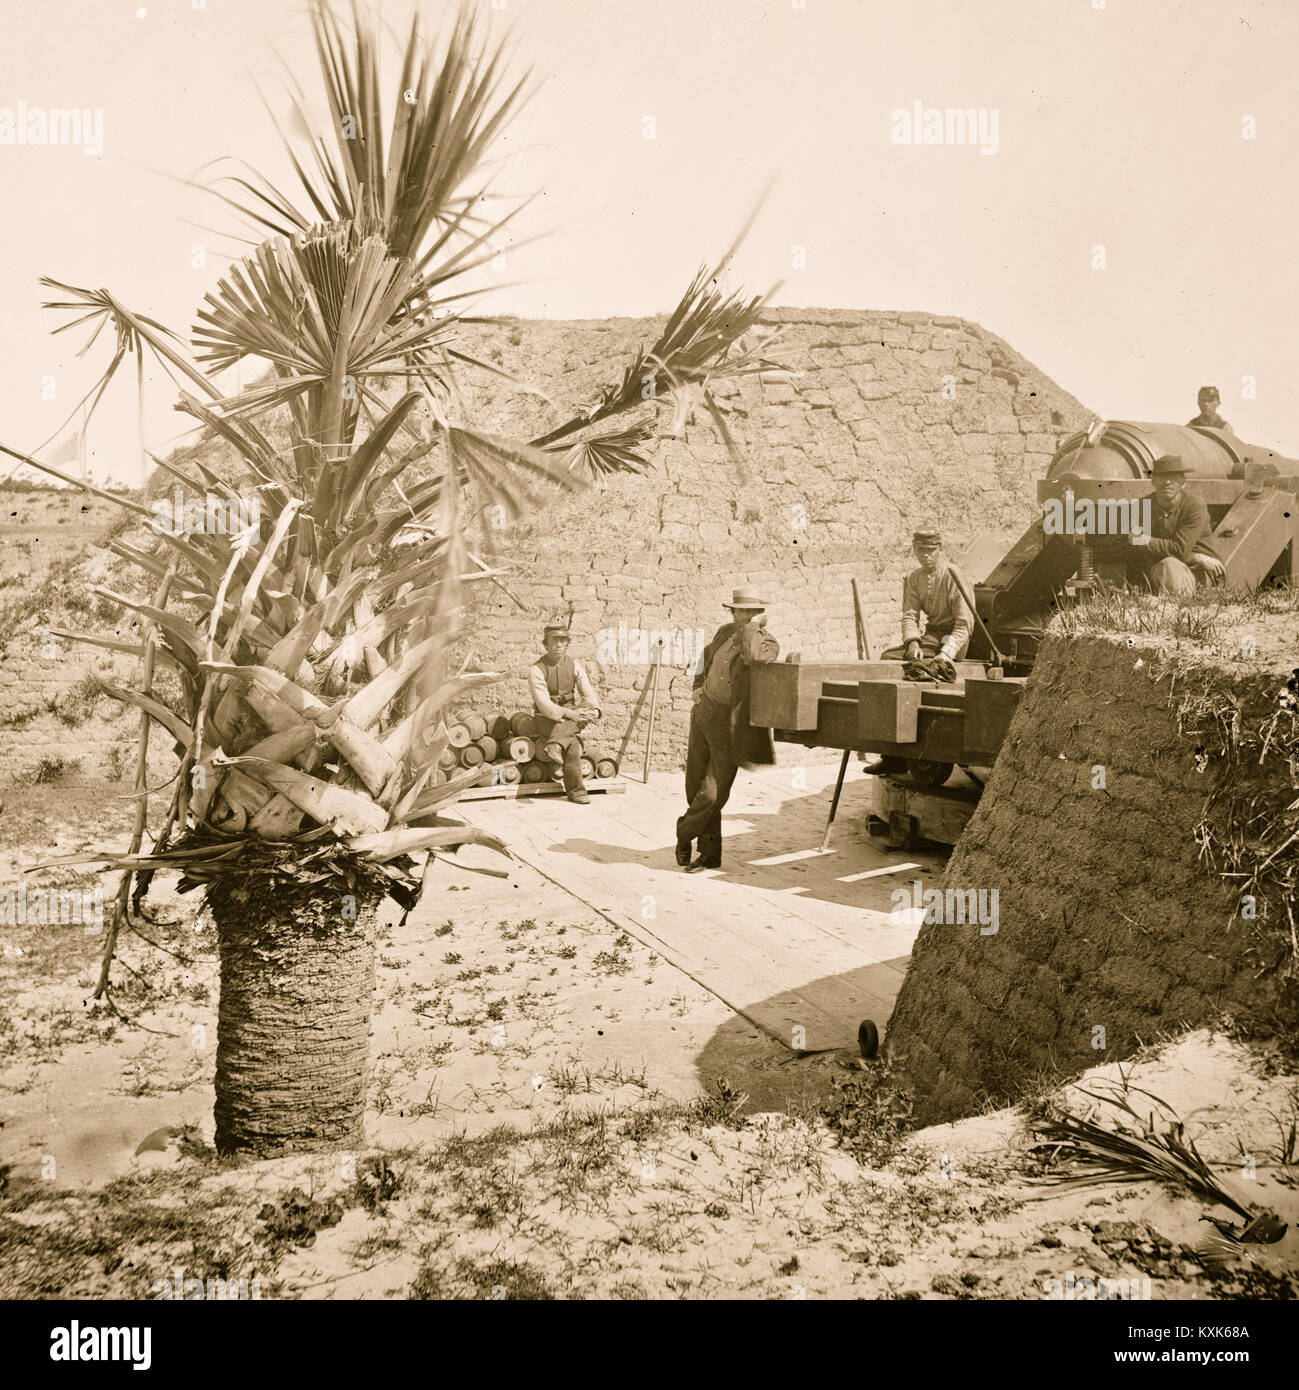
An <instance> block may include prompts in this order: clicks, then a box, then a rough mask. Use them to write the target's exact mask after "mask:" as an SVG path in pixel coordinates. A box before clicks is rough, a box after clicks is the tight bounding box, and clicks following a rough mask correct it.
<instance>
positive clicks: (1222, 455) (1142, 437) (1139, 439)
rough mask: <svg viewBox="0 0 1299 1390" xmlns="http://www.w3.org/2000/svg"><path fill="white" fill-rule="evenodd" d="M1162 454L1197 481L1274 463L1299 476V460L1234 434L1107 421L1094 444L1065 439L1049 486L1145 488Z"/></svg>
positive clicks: (1049, 474) (1235, 475)
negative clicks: (1077, 483) (1062, 482)
mask: <svg viewBox="0 0 1299 1390" xmlns="http://www.w3.org/2000/svg"><path fill="white" fill-rule="evenodd" d="M1163 454H1177V455H1179V456H1180V458H1181V459H1182V462H1183V463H1185V464H1186V467H1187V469H1188V473H1189V476H1190V477H1192V478H1243V477H1244V476H1245V466H1246V465H1247V464H1250V463H1270V464H1273V465H1274V466H1275V467H1276V470H1277V472H1278V473H1279V474H1281V475H1282V476H1283V477H1294V476H1299V459H1291V458H1286V457H1285V456H1284V455H1282V454H1278V453H1277V452H1276V451H1275V450H1273V449H1268V448H1266V447H1265V446H1264V445H1261V444H1246V443H1245V442H1244V441H1243V440H1240V439H1237V438H1236V436H1235V435H1234V434H1232V433H1231V431H1230V430H1215V429H1210V428H1209V427H1207V426H1201V425H1167V424H1151V423H1146V422H1143V421H1139V420H1107V421H1106V422H1105V424H1104V426H1103V427H1102V428H1101V429H1100V431H1099V432H1098V433H1097V436H1096V438H1095V439H1094V440H1093V441H1092V442H1091V443H1088V440H1087V434H1086V432H1085V431H1080V432H1079V433H1077V434H1074V435H1071V436H1070V437H1069V438H1068V439H1066V440H1065V441H1064V442H1063V443H1062V444H1061V445H1060V447H1059V448H1058V449H1057V450H1056V452H1055V455H1054V457H1053V458H1052V459H1051V466H1050V467H1049V468H1048V469H1047V472H1046V481H1047V482H1048V483H1049V482H1052V481H1054V480H1055V479H1057V478H1061V477H1064V476H1066V475H1072V476H1073V477H1075V478H1085V479H1089V480H1094V481H1097V482H1099V481H1110V480H1113V481H1115V482H1131V481H1133V480H1136V481H1139V482H1144V481H1146V480H1147V479H1149V477H1150V467H1151V464H1153V463H1154V461H1155V460H1156V459H1157V458H1159V457H1160V456H1161V455H1163Z"/></svg>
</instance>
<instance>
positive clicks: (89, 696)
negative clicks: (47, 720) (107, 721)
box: [54, 671, 104, 729]
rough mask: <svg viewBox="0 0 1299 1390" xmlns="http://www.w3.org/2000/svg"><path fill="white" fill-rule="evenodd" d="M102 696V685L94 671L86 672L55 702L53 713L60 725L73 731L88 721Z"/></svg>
mask: <svg viewBox="0 0 1299 1390" xmlns="http://www.w3.org/2000/svg"><path fill="white" fill-rule="evenodd" d="M103 694H104V683H103V681H102V680H101V679H100V677H99V676H98V675H97V674H96V673H95V672H94V671H87V672H86V674H85V675H84V676H82V678H81V679H80V680H79V681H78V682H77V683H76V684H75V685H71V686H69V687H68V688H67V690H65V691H64V692H63V693H62V694H61V695H60V696H59V697H58V699H57V700H56V701H55V708H54V713H55V714H56V715H57V716H58V719H59V722H60V723H61V724H66V725H67V727H68V728H69V729H75V728H77V727H78V726H79V725H81V724H84V723H85V722H86V720H87V719H90V718H91V717H92V716H93V715H94V713H95V710H96V709H97V708H98V705H99V701H100V699H101V698H102V697H103Z"/></svg>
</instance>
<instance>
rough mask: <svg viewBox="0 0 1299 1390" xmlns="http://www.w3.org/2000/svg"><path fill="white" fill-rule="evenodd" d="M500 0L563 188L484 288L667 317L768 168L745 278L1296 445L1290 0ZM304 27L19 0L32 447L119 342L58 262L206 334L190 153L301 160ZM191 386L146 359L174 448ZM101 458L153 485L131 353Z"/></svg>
mask: <svg viewBox="0 0 1299 1390" xmlns="http://www.w3.org/2000/svg"><path fill="white" fill-rule="evenodd" d="M410 3H411V0H385V3H383V5H382V11H383V13H384V15H385V16H388V17H391V19H392V20H393V22H394V24H395V25H396V27H397V28H398V29H404V27H405V22H406V17H407V16H408V15H409V12H410ZM476 3H477V4H478V5H479V6H480V8H481V9H482V10H483V12H484V18H485V19H486V20H487V21H488V22H489V23H490V25H491V26H492V29H493V31H494V32H499V33H500V34H502V35H504V34H506V33H507V31H508V33H509V36H510V43H511V46H512V50H513V51H514V53H515V54H516V59H515V70H516V71H518V72H519V73H520V74H521V73H522V72H523V71H524V70H525V69H527V68H528V67H531V69H532V72H533V88H534V94H533V97H532V100H531V101H530V103H529V105H528V106H527V108H526V110H525V112H524V114H523V115H522V116H521V117H520V118H519V119H518V120H517V121H516V123H515V124H514V125H513V126H512V127H510V129H509V132H508V135H507V136H506V137H505V138H504V139H503V141H502V142H501V144H500V147H499V149H498V151H497V154H498V156H499V161H500V162H499V165H498V176H499V180H500V187H501V190H502V192H503V193H518V194H523V193H531V192H534V191H535V192H539V196H538V197H537V198H536V199H535V201H534V202H533V203H532V205H531V206H530V207H529V208H528V210H527V211H526V213H525V214H524V215H523V216H522V218H521V219H520V220H519V222H518V224H517V236H518V238H519V239H520V240H524V239H527V238H530V237H534V236H537V239H535V240H531V241H529V242H528V244H526V245H519V246H517V247H515V246H514V245H513V244H512V243H510V244H507V246H506V248H505V257H504V261H505V264H504V267H503V268H502V269H498V270H496V271H493V272H492V275H494V276H495V277H496V278H497V279H498V280H499V282H501V288H499V290H497V291H496V292H494V293H490V294H487V295H485V297H484V298H483V300H482V301H481V303H480V306H479V307H480V308H481V310H482V311H483V312H488V313H502V314H520V315H524V316H529V317H546V318H602V317H607V316H613V315H644V314H652V313H657V312H662V311H665V310H667V309H669V308H671V307H672V305H673V304H674V303H675V302H676V300H677V299H678V298H679V296H680V294H681V292H682V291H683V290H684V288H685V286H686V284H687V283H688V281H689V279H690V277H691V276H692V274H693V273H694V271H695V270H696V269H697V268H698V266H699V265H700V263H701V262H702V261H704V260H709V259H710V258H715V257H717V256H718V255H720V254H721V253H722V252H723V251H724V250H725V249H726V247H727V246H728V245H729V244H730V242H731V240H732V238H733V237H734V235H735V233H736V232H737V231H738V230H739V228H740V227H741V225H742V224H743V223H744V221H745V219H746V217H747V216H748V214H749V212H750V211H751V210H752V208H753V207H754V205H755V203H756V202H757V200H758V198H759V196H760V195H761V193H762V192H763V190H764V189H765V188H767V187H768V185H771V189H770V193H769V196H768V197H767V199H766V202H765V203H764V205H763V207H762V210H761V213H760V215H759V217H758V220H757V221H756V223H755V224H754V226H753V229H752V231H751V232H750V234H749V236H748V238H747V239H746V241H745V243H744V245H743V246H742V247H741V249H740V251H739V253H738V254H737V256H736V258H735V261H734V265H733V268H732V271H731V279H730V283H731V285H732V286H733V287H739V286H741V285H742V286H744V287H746V288H751V289H753V290H755V291H758V290H766V289H768V288H770V287H771V286H772V285H773V284H776V283H777V282H780V288H779V290H778V292H777V294H776V296H775V299H774V302H775V303H776V304H781V305H800V306H817V307H836V308H848V309H912V310H923V311H928V312H932V313H938V314H954V315H959V316H960V317H963V318H967V319H972V320H975V321H976V322H978V323H980V324H981V325H982V326H983V327H985V328H986V329H988V330H990V331H991V332H993V333H996V334H998V335H1000V336H1001V337H1003V338H1004V339H1006V340H1007V341H1008V342H1009V343H1010V344H1011V346H1012V347H1014V348H1015V349H1017V350H1018V351H1019V352H1021V353H1022V354H1023V355H1024V356H1026V357H1027V358H1029V359H1030V361H1032V362H1034V363H1035V364H1036V365H1037V366H1038V367H1040V368H1041V369H1042V370H1043V371H1045V372H1046V373H1047V374H1048V375H1049V376H1051V377H1052V378H1054V379H1055V380H1056V381H1057V382H1058V383H1059V384H1060V385H1061V386H1062V387H1064V388H1065V389H1066V390H1068V391H1071V392H1072V393H1073V394H1074V395H1075V396H1077V397H1078V398H1079V399H1080V400H1081V401H1082V402H1083V403H1084V404H1085V405H1086V406H1088V407H1089V408H1091V409H1092V410H1094V411H1096V412H1097V413H1098V414H1100V415H1102V416H1106V417H1108V418H1113V419H1145V420H1176V421H1183V420H1185V419H1187V418H1189V416H1190V415H1192V414H1193V413H1194V411H1195V394H1196V390H1197V388H1198V387H1199V386H1200V385H1202V384H1205V383H1210V382H1211V383H1214V384H1216V385H1218V386H1219V387H1220V388H1221V391H1222V397H1223V404H1222V413H1223V414H1224V415H1225V416H1226V417H1227V419H1228V420H1229V421H1230V422H1231V423H1232V425H1233V426H1234V427H1235V429H1236V431H1237V433H1238V434H1239V435H1240V437H1241V438H1243V439H1246V440H1249V441H1250V442H1254V443H1259V444H1265V445H1269V446H1271V447H1273V448H1278V449H1280V450H1281V451H1282V452H1283V453H1286V454H1290V455H1299V393H1296V391H1295V389H1294V388H1295V383H1296V380H1299V335H1297V334H1296V331H1295V325H1296V323H1299V269H1297V268H1296V263H1295V251H1294V248H1293V244H1292V243H1293V228H1294V226H1295V223H1296V214H1297V212H1299V208H1297V207H1296V203H1297V201H1299V192H1297V190H1299V138H1297V137H1299V99H1297V98H1296V96H1295V86H1294V83H1295V77H1294V73H1295V66H1296V59H1297V58H1299V4H1295V3H1294V0H1238V3H1228V0H1185V3H1175V0H980V3H979V4H970V3H969V0H895V3H890V4H884V3H881V2H880V0H654V3H653V4H649V3H644V0H476ZM420 9H421V11H422V12H423V13H424V14H425V15H426V16H427V18H428V20H429V21H430V23H431V25H433V26H434V27H436V24H437V22H438V21H439V18H440V17H441V16H443V15H444V14H446V13H447V12H448V10H447V7H446V6H444V5H443V4H441V3H432V2H431V0H430V2H429V3H423V4H421V6H420ZM308 34H309V31H308V27H307V23H306V18H305V10H304V8H303V5H302V2H301V0H132V2H130V3H128V0H5V32H4V37H5V42H4V45H3V48H2V49H0V198H2V206H3V208H4V211H3V214H0V310H2V311H3V325H4V331H3V333H0V442H3V443H5V444H8V445H10V446H11V447H14V448H18V449H20V450H24V451H31V450H33V449H35V448H37V446H39V445H41V444H42V442H43V441H45V440H46V438H47V437H48V436H49V435H51V434H52V433H53V432H54V431H55V429H56V427H57V426H58V425H59V424H60V423H61V422H62V421H63V420H64V418H65V417H66V416H67V414H68V412H69V411H70V410H72V408H73V406H74V405H75V403H76V401H77V400H78V398H79V397H80V396H81V394H82V393H83V392H84V391H85V390H86V389H87V388H88V387H89V386H90V385H91V384H92V383H93V381H94V380H95V379H96V377H97V375H98V373H99V371H100V370H102V367H103V365H104V364H105V363H106V360H107V353H106V351H105V349H106V348H107V349H109V350H111V345H110V344H108V343H107V342H106V340H103V339H101V341H100V342H99V343H97V344H96V345H95V346H94V348H92V349H91V351H90V353H89V354H88V355H87V356H86V357H84V358H80V359H79V358H78V357H77V355H76V353H77V350H78V349H79V348H80V347H81V346H82V345H83V341H84V332H83V331H82V330H74V331H72V332H69V333H63V334H59V335H57V336H52V335H51V333H50V329H51V328H53V327H54V326H56V325H57V324H58V323H59V322H60V321H61V320H60V319H59V318H58V317H57V316H56V315H54V314H52V313H51V312H50V311H48V310H42V309H41V307H40V305H41V300H42V298H43V297H44V292H43V291H42V290H41V288H40V286H39V284H38V280H39V279H40V277H41V276H42V275H49V276H52V277H54V278H55V279H58V280H62V281H65V282H67V283H71V284H75V285H85V286H96V287H97V286H103V287H105V288H107V289H109V290H110V291H111V292H112V293H113V294H114V295H115V296H116V297H117V298H118V299H120V300H121V301H123V302H124V303H125V304H126V305H128V306H129V307H130V308H132V309H133V310H136V311H137V312H140V313H146V314H149V315H150V316H151V317H154V318H157V319H159V320H160V321H161V322H163V323H165V324H167V325H168V326H170V327H173V328H175V329H176V330H177V331H180V332H182V333H183V334H186V335H187V334H188V330H189V328H190V326H191V325H192V323H193V321H194V311H195V308H196V307H197V306H198V305H199V303H200V302H201V300H202V297H203V295H204V294H205V293H206V292H207V291H208V290H209V289H210V288H211V287H212V286H213V285H214V284H215V283H216V281H217V280H218V279H219V277H220V276H221V274H222V273H223V272H224V270H225V268H226V267H227V265H228V264H229V262H230V258H231V257H232V256H237V255H239V254H241V253H242V249H241V248H240V246H239V244H238V243H237V242H236V241H234V240H232V239H231V237H230V236H229V235H228V234H229V233H230V232H231V231H237V229H238V224H237V223H236V221H235V220H234V218H233V216H232V215H231V214H229V213H228V212H227V211H225V210H224V209H223V208H222V207H221V206H220V204H219V203H217V202H216V201H214V200H213V199H212V198H211V197H210V196H207V195H205V194H203V193H201V192H199V191H196V190H194V189H192V188H190V187H188V186H187V185H186V181H187V180H193V179H198V178H202V177H209V176H210V175H211V174H212V173H215V172H219V170H218V169H214V168H213V167H212V166H213V163H214V161H218V160H222V159H229V158H231V157H237V158H243V159H247V160H248V161H249V162H251V163H252V164H254V165H255V166H256V167H258V168H260V169H263V170H265V171H266V172H268V173H270V174H272V175H273V176H276V177H278V176H280V175H281V174H282V173H283V171H284V169H285V167H286V166H285V165H284V163H283V159H282V156H281V154H280V152H279V147H278V143H277V137H276V135H275V133H274V128H273V126H272V123H271V119H270V117H269V115H268V114H267V112H266V109H265V106H264V105H263V102H262V97H261V96H260V95H259V92H260V93H262V94H264V96H265V99H266V101H267V102H269V103H270V105H271V107H272V108H273V109H275V110H276V111H277V112H279V111H283V109H284V92H285V83H284V75H283V67H282V65H281V61H280V58H279V57H277V53H278V54H279V55H281V56H282V58H283V60H284V61H286V62H287V63H288V65H289V67H290V69H291V70H292V72H293V73H294V75H295V76H296V77H297V79H298V80H299V82H300V83H301V84H302V85H303V86H304V87H305V88H306V89H307V90H308V91H309V92H310V91H311V90H312V85H313V83H314V81H315V70H314V64H313V62H312V59H311V49H310V46H309V42H308ZM394 81H395V79H394ZM20 103H25V105H26V108H27V110H28V111H30V110H31V109H33V108H72V107H75V108H80V109H88V110H91V111H102V113H103V126H102V142H100V141H98V140H95V139H93V138H92V139H90V140H89V141H88V142H87V141H85V140H84V139H83V144H85V143H89V144H90V145H92V146H98V145H99V144H101V143H102V148H91V149H90V150H89V151H87V149H85V148H79V147H75V146H72V145H66V144H65V145H53V144H46V145H36V144H26V145H21V144H17V143H10V142H8V141H7V140H6V130H7V128H6V112H11V113H14V115H13V118H12V119H11V121H10V124H9V127H8V130H9V131H10V132H12V129H13V124H12V121H13V120H16V118H17V113H18V110H19V104H20ZM917 103H919V107H920V111H921V115H922V119H923V116H924V114H925V113H926V112H928V111H931V110H937V111H945V110H946V109H948V108H963V109H969V108H973V109H975V110H976V111H978V112H980V113H981V114H982V121H983V124H982V128H981V129H982V135H983V137H984V138H983V141H982V147H980V145H979V144H978V143H976V144H954V143H953V144H947V143H943V144H920V143H902V142H901V137H902V136H903V135H904V134H906V133H907V132H906V130H905V128H904V126H905V122H904V120H903V118H902V117H901V116H899V115H898V114H897V113H899V112H905V113H908V115H909V114H910V113H913V112H914V111H915V110H916V106H917ZM92 125H93V121H92ZM944 133H945V132H944ZM647 134H652V137H653V138H646V136H647ZM994 136H995V139H994ZM985 151H986V152H985ZM225 167H226V168H227V169H228V168H229V166H228V165H227V166H225ZM538 234H544V235H539V236H538ZM506 282H508V283H506ZM621 365H622V364H621V363H616V364H611V373H613V372H619V371H620V369H621ZM174 396H175V392H174V390H173V389H172V387H171V386H170V383H169V382H168V381H167V379H166V378H165V377H163V376H161V375H160V374H158V373H151V374H150V376H149V378H148V379H147V380H146V383H145V388H144V428H143V435H144V443H145V446H146V447H147V448H148V449H150V450H152V451H154V452H159V451H162V450H165V449H166V448H169V447H171V446H172V445H173V444H174V443H177V442H181V441H182V438H183V435H182V432H183V430H184V428H185V421H184V418H183V417H181V416H179V415H177V414H176V413H175V412H174V411H173V410H172V409H171V404H172V401H173V400H174ZM70 428H71V427H70ZM67 436H68V432H65V433H64V435H62V436H60V438H59V439H56V440H55V441H54V443H52V444H50V445H49V446H47V447H46V448H45V449H44V450H43V451H42V457H44V458H46V459H47V460H52V459H53V458H54V457H55V456H56V454H57V453H58V450H59V445H60V440H63V441H66V439H67ZM89 461H90V468H91V471H92V473H93V474H94V475H95V476H96V477H98V478H100V479H103V478H105V477H108V476H113V477H116V478H118V479H119V480H122V481H127V482H137V481H139V479H140V453H139V444H138V433H137V400H136V385H135V381H134V374H133V373H130V374H124V375H123V377H122V379H121V380H120V381H119V382H118V383H117V384H116V385H115V386H114V388H113V390H112V393H111V395H110V397H109V398H108V399H107V400H106V401H105V403H104V405H103V406H102V407H101V409H100V411H99V413H98V414H97V415H96V417H95V419H94V420H92V422H91V425H90V430H89ZM70 466H71V467H73V468H75V465H70ZM3 472H4V465H2V464H0V474H2V473H3Z"/></svg>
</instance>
